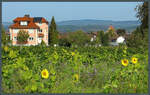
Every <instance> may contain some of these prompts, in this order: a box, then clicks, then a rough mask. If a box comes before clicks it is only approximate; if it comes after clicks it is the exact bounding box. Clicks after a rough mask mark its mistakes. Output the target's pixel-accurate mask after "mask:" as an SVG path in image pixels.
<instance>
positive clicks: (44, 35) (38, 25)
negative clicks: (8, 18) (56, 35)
mask: <svg viewBox="0 0 150 95" xmlns="http://www.w3.org/2000/svg"><path fill="white" fill-rule="evenodd" d="M13 22H14V23H13V24H12V25H10V27H9V33H10V40H12V45H19V42H18V41H17V33H18V32H19V31H20V30H24V31H26V32H28V34H29V38H28V41H27V42H26V43H25V45H27V46H30V45H38V44H40V43H41V42H42V40H43V41H44V42H45V44H46V45H48V21H47V20H46V19H45V18H43V17H30V16H29V15H24V17H17V18H16V19H14V20H13Z"/></svg>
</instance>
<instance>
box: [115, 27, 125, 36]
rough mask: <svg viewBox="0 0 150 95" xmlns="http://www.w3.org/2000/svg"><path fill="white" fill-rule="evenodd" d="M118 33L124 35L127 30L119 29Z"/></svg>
mask: <svg viewBox="0 0 150 95" xmlns="http://www.w3.org/2000/svg"><path fill="white" fill-rule="evenodd" d="M116 33H117V35H119V36H124V35H125V34H126V30H125V29H117V30H116Z"/></svg>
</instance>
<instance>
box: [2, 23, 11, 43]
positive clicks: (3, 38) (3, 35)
mask: <svg viewBox="0 0 150 95" xmlns="http://www.w3.org/2000/svg"><path fill="white" fill-rule="evenodd" d="M9 42H10V38H9V36H8V35H7V34H6V31H5V29H4V27H3V25H2V45H8V43H9Z"/></svg>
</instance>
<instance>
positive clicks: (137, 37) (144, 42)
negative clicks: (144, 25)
mask: <svg viewBox="0 0 150 95" xmlns="http://www.w3.org/2000/svg"><path fill="white" fill-rule="evenodd" d="M140 31H141V30H140V28H139V27H137V29H136V30H135V31H133V32H132V34H131V35H129V36H128V38H127V40H126V44H127V45H128V46H129V47H137V48H148V29H144V34H145V37H144V38H143V37H142V34H141V32H140Z"/></svg>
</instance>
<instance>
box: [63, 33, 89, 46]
mask: <svg viewBox="0 0 150 95" xmlns="http://www.w3.org/2000/svg"><path fill="white" fill-rule="evenodd" d="M64 41H66V42H65V44H69V43H70V44H71V45H72V46H75V45H77V46H84V45H85V44H86V43H89V42H90V37H89V36H88V35H87V34H86V33H85V32H83V31H82V30H78V31H75V32H70V33H68V34H67V37H66V38H64Z"/></svg>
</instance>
